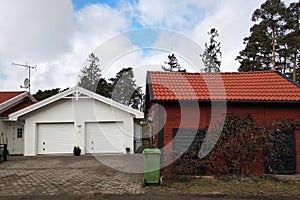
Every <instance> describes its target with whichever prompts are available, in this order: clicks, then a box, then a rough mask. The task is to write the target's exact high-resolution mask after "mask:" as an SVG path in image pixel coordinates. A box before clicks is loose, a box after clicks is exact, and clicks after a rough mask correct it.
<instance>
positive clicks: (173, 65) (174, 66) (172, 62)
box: [161, 54, 181, 72]
mask: <svg viewBox="0 0 300 200" xmlns="http://www.w3.org/2000/svg"><path fill="white" fill-rule="evenodd" d="M168 59H169V61H165V62H164V63H165V64H167V65H168V66H161V67H162V69H163V70H164V71H167V72H174V71H176V70H177V71H178V72H180V71H181V66H180V64H179V63H178V60H177V58H176V56H175V55H174V54H172V55H168Z"/></svg>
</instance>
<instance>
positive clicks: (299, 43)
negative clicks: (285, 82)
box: [284, 1, 300, 81]
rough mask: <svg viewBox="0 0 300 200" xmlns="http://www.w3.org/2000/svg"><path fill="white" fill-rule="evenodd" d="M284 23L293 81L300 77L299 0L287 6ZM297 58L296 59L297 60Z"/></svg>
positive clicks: (285, 40)
mask: <svg viewBox="0 0 300 200" xmlns="http://www.w3.org/2000/svg"><path fill="white" fill-rule="evenodd" d="M285 20H286V25H285V29H286V32H287V35H286V37H285V38H284V42H285V44H286V46H287V48H288V49H289V51H288V52H287V55H288V54H289V58H290V62H291V66H292V67H291V68H292V70H291V71H292V73H291V74H290V75H291V76H292V77H293V80H294V81H299V80H300V77H299V74H300V60H299V58H300V55H299V54H300V2H299V1H298V2H297V3H291V4H290V5H289V7H288V8H287V12H286V14H285ZM297 60H298V61H297Z"/></svg>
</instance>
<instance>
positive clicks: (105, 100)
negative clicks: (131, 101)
mask: <svg viewBox="0 0 300 200" xmlns="http://www.w3.org/2000/svg"><path fill="white" fill-rule="evenodd" d="M76 87H77V90H78V91H80V92H82V93H83V94H85V95H87V96H89V97H91V98H94V99H96V100H98V101H101V102H103V103H105V104H108V105H110V106H113V107H115V108H118V109H120V110H123V111H126V112H128V113H130V114H132V115H133V116H134V117H135V118H137V119H143V118H144V113H142V112H140V111H138V110H135V109H133V108H130V107H129V106H125V105H123V104H121V103H119V102H116V101H114V100H112V99H109V98H106V97H104V96H101V95H99V94H96V93H94V92H91V91H89V90H86V89H84V88H82V87H79V86H76Z"/></svg>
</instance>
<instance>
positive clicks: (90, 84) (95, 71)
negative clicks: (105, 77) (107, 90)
mask: <svg viewBox="0 0 300 200" xmlns="http://www.w3.org/2000/svg"><path fill="white" fill-rule="evenodd" d="M87 61H88V65H87V66H86V67H84V68H83V69H82V70H81V75H80V76H79V77H80V81H79V82H78V86H80V87H83V88H85V89H87V90H90V91H93V92H95V91H96V89H97V85H98V82H99V80H100V78H101V69H100V64H99V58H98V57H97V56H95V55H94V54H93V53H91V54H90V55H89V57H88V59H87Z"/></svg>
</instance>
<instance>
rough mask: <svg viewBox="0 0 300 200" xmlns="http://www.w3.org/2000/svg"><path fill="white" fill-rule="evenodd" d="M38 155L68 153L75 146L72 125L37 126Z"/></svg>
mask: <svg viewBox="0 0 300 200" xmlns="http://www.w3.org/2000/svg"><path fill="white" fill-rule="evenodd" d="M37 129H38V130H37V133H38V135H37V137H38V150H37V153H38V154H57V153H70V152H72V151H71V150H72V147H73V146H74V144H76V140H75V137H76V135H75V130H74V124H73V123H60V124H37Z"/></svg>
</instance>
